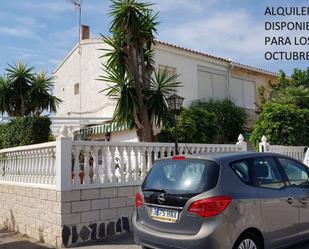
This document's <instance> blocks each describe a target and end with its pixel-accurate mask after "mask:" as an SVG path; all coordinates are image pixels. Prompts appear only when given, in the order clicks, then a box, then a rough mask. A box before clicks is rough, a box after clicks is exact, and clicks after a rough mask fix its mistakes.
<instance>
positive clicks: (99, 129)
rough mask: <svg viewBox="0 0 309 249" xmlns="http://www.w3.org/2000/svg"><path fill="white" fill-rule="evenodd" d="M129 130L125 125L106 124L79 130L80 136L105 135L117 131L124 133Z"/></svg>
mask: <svg viewBox="0 0 309 249" xmlns="http://www.w3.org/2000/svg"><path fill="white" fill-rule="evenodd" d="M128 129H130V128H129V127H128V126H127V125H122V126H120V125H118V124H117V123H108V124H101V125H94V126H89V127H84V128H81V129H80V135H82V136H84V135H91V134H106V133H108V132H109V133H112V132H117V131H124V130H128Z"/></svg>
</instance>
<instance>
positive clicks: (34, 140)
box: [0, 116, 51, 149]
mask: <svg viewBox="0 0 309 249" xmlns="http://www.w3.org/2000/svg"><path fill="white" fill-rule="evenodd" d="M50 125H51V121H50V119H49V118H48V117H39V116H27V117H21V118H16V119H14V120H11V121H10V122H9V123H7V124H1V125H0V148H1V149H3V148H10V147H16V146H23V145H31V144H38V143H44V142H48V141H49V138H50V135H51V130H50Z"/></svg>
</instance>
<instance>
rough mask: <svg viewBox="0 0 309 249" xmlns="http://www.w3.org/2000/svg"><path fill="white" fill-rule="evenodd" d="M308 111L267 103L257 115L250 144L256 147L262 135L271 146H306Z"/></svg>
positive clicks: (308, 122) (307, 142)
mask: <svg viewBox="0 0 309 249" xmlns="http://www.w3.org/2000/svg"><path fill="white" fill-rule="evenodd" d="M308 124H309V110H308V109H300V108H298V107H296V106H294V105H284V104H278V103H267V104H265V105H264V107H263V111H262V112H261V114H260V115H259V119H258V121H257V122H256V124H255V126H254V129H253V133H252V135H251V137H250V142H251V143H253V144H254V145H255V146H258V144H259V142H260V141H261V138H262V136H263V135H265V136H266V137H267V139H268V141H269V142H270V143H271V144H278V145H292V146H298V145H308V144H309V136H308V134H309V125H308Z"/></svg>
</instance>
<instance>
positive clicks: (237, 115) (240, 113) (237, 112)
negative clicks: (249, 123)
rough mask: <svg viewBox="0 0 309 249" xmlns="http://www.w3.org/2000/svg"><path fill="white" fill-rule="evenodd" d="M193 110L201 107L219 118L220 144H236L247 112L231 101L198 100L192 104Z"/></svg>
mask: <svg viewBox="0 0 309 249" xmlns="http://www.w3.org/2000/svg"><path fill="white" fill-rule="evenodd" d="M191 107H192V108H194V107H199V108H203V109H205V110H207V111H208V112H210V113H214V114H215V115H216V117H217V120H218V123H219V126H220V134H219V138H218V139H219V141H218V142H220V143H235V142H236V141H237V138H238V136H239V134H240V133H243V128H244V125H245V123H246V119H247V114H246V111H245V110H244V109H243V108H241V107H238V106H236V105H235V104H234V103H233V102H232V101H231V100H228V99H224V100H209V101H207V100H197V101H195V102H193V103H192V105H191Z"/></svg>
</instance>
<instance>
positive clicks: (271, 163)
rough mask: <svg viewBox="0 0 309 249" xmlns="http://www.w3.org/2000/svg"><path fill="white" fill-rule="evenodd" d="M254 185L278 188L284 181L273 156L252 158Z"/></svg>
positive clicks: (282, 185)
mask: <svg viewBox="0 0 309 249" xmlns="http://www.w3.org/2000/svg"><path fill="white" fill-rule="evenodd" d="M253 170H254V175H255V181H256V185H257V186H259V187H263V188H272V189H280V188H282V187H284V186H285V185H284V182H283V179H282V177H281V174H280V172H279V169H278V167H277V165H276V162H275V160H274V159H273V158H271V157H269V158H255V159H253Z"/></svg>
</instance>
